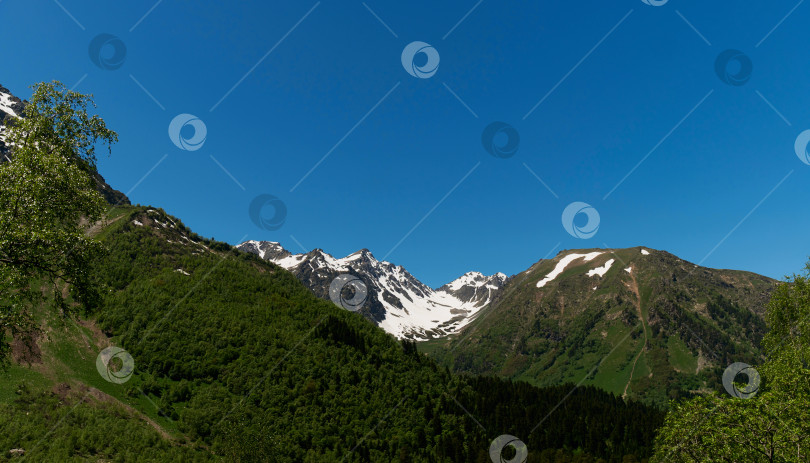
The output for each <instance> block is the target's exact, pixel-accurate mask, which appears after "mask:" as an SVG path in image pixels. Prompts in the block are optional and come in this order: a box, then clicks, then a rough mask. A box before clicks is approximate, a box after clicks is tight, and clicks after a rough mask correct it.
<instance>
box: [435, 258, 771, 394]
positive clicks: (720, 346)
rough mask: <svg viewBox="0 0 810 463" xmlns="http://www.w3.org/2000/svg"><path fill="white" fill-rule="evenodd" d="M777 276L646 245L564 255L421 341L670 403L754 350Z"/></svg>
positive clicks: (442, 352) (495, 368)
mask: <svg viewBox="0 0 810 463" xmlns="http://www.w3.org/2000/svg"><path fill="white" fill-rule="evenodd" d="M776 284H777V282H776V281H775V280H773V279H770V278H767V277H764V276H761V275H757V274H754V273H750V272H742V271H733V270H715V269H709V268H705V267H699V266H697V265H695V264H692V263H690V262H687V261H684V260H682V259H679V258H678V257H676V256H674V255H672V254H670V253H667V252H664V251H656V250H652V249H648V248H638V247H637V248H628V249H587V250H569V251H563V252H560V253H559V254H558V255H557V256H556V257H554V258H553V259H548V260H541V261H539V262H537V263H536V264H534V265H533V266H532V267H531V268H529V269H528V270H526V271H525V272H523V273H521V274H518V275H516V276H514V277H512V278H510V280H509V282H508V283H507V284H506V286H505V287H504V288H503V289H502V290H501V292H500V293H499V294H498V297H497V298H496V299H495V300H494V301H493V303H491V304H490V305H489V306H488V307H486V308H484V309H482V310H481V311H480V312H479V314H478V316H477V317H476V319H475V320H474V321H472V322H471V323H470V324H469V326H467V327H465V328H464V330H462V332H461V333H459V334H458V335H456V336H451V337H448V338H445V339H441V340H433V341H431V342H428V343H425V344H423V348H424V349H425V350H426V351H428V352H431V353H432V354H433V355H434V356H435V357H437V358H439V359H441V360H442V361H444V362H445V363H446V364H447V365H450V366H452V367H453V368H454V369H455V370H458V371H465V372H471V373H488V374H497V375H499V376H505V377H509V378H514V379H521V380H525V381H528V382H530V383H533V384H538V385H543V384H560V383H562V382H566V381H572V382H575V383H578V382H580V381H582V382H583V384H594V385H597V386H600V387H603V388H605V389H607V390H608V391H611V392H614V393H617V394H621V395H624V396H631V397H636V398H641V399H645V400H649V401H654V402H658V403H665V402H666V401H667V400H668V399H670V398H673V397H678V396H681V395H684V394H688V392H689V391H693V392H694V391H698V390H705V389H707V388H713V387H716V386H717V385H718V383H719V381H720V378H721V373H722V370H723V369H725V367H727V366H728V365H729V364H730V363H732V362H735V361H749V362H751V361H753V360H754V359H755V358H756V357H757V356H758V355H759V349H758V347H759V343H760V341H761V338H762V336H763V333H764V331H765V323H764V322H763V320H762V317H761V316H762V314H763V313H764V309H765V306H766V304H767V301H768V298H769V295H770V293H771V291H772V290H773V288H774V287H775V285H776Z"/></svg>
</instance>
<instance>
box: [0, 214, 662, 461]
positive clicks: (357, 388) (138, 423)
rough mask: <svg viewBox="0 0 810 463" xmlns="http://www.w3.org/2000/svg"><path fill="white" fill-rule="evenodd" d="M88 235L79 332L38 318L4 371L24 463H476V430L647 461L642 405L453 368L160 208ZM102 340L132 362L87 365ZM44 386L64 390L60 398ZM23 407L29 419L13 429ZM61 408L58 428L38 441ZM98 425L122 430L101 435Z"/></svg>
mask: <svg viewBox="0 0 810 463" xmlns="http://www.w3.org/2000/svg"><path fill="white" fill-rule="evenodd" d="M98 236H99V238H100V239H101V241H102V242H103V244H104V245H105V247H106V248H107V249H108V252H107V253H106V254H105V255H103V256H101V257H100V258H99V259H98V261H97V262H96V264H95V278H96V279H97V281H96V282H97V284H98V285H99V288H101V289H102V293H104V294H106V297H105V298H104V300H103V302H102V304H101V306H100V307H99V308H98V309H97V310H96V311H95V312H94V313H92V314H86V316H87V317H89V319H88V321H87V322H83V323H82V324H81V325H77V324H75V323H72V322H71V321H70V320H67V321H62V322H54V321H51V322H45V321H44V322H43V323H45V328H46V329H47V330H48V331H49V334H48V336H45V337H41V338H39V340H38V342H37V343H38V345H37V348H40V349H41V352H42V355H41V357H42V358H41V363H37V362H36V361H35V362H34V363H33V365H32V366H30V367H28V366H26V365H22V366H20V365H12V366H11V368H10V369H9V370H8V371H7V373H6V376H5V378H4V380H3V381H2V382H1V383H0V385H1V386H2V389H3V390H2V391H0V393H2V397H4V398H5V399H4V405H3V408H4V409H5V411H3V413H2V414H3V415H4V417H5V418H4V420H3V421H0V431H1V432H0V445H1V446H3V447H0V448H4V449H6V450H10V449H17V448H20V449H26V450H27V451H28V452H29V453H28V455H30V456H32V457H36V458H31V460H32V461H34V460H48V459H51V460H54V459H55V460H59V459H68V458H72V459H77V460H83V459H89V458H91V457H92V458H95V457H102V458H107V459H110V460H114V461H136V460H137V461H141V460H149V459H150V458H153V456H154V455H156V454H160V455H164V456H165V459H177V460H186V459H192V458H197V459H206V458H213V459H224V460H226V461H229V460H231V461H237V460H240V461H277V462H300V461H305V462H308V461H312V462H315V461H347V462H348V461H354V462H364V461H373V462H376V461H403V462H406V461H439V462H451V461H453V462H488V461H491V460H490V457H489V454H488V452H489V446H490V443H491V442H492V440H493V439H494V438H496V437H497V436H499V435H502V434H511V435H514V436H517V437H518V438H520V439H521V440H522V441H523V442H525V443H526V445H527V446H528V450H529V455H528V459H527V461H528V462H541V461H543V462H546V461H623V460H624V459H625V456H627V457H626V458H627V460H625V461H636V460H643V459H645V458H647V457H648V456H649V455H650V454H651V451H652V442H653V438H654V433H655V429H656V428H657V427H658V426H659V425H660V424H661V422H662V420H663V412H661V411H659V410H657V409H653V408H649V407H647V406H644V405H641V404H639V403H636V402H632V401H630V402H627V403H626V402H625V401H623V400H622V399H621V398H617V397H616V396H614V395H611V394H609V393H606V392H604V391H601V390H599V389H596V388H593V387H583V388H579V389H576V390H574V388H573V385H564V386H558V387H553V388H546V389H538V388H536V387H534V386H530V385H528V384H526V383H512V382H510V381H507V380H501V379H495V378H486V377H480V378H476V377H465V376H454V375H451V374H450V373H448V372H447V371H446V370H445V369H444V368H441V367H438V366H437V364H436V363H435V362H434V361H432V360H430V359H428V358H427V357H425V356H424V355H423V354H420V353H419V352H417V350H416V346H415V345H414V344H413V343H400V342H398V341H397V340H395V339H394V338H392V337H391V336H389V335H387V334H386V333H384V332H383V331H382V330H380V329H378V328H377V327H375V326H373V325H372V324H370V323H369V322H367V321H366V320H365V319H363V318H362V317H361V316H360V315H358V314H355V313H352V312H349V311H346V310H343V309H341V308H339V307H337V306H335V305H333V304H331V303H328V302H325V301H322V300H320V299H318V298H316V297H315V296H314V295H312V294H311V292H310V291H309V290H307V289H306V288H305V287H303V286H302V285H301V284H300V283H299V282H298V281H297V279H296V278H295V277H294V276H293V275H292V274H290V273H288V272H286V271H284V270H283V269H281V268H280V267H277V266H275V265H273V264H270V263H267V262H264V261H261V260H260V259H258V258H257V257H255V256H253V255H250V254H246V253H242V252H240V251H237V250H235V249H233V248H231V247H230V246H228V245H226V244H224V243H219V242H216V241H213V240H205V239H201V238H200V237H198V236H197V235H195V234H194V233H191V232H190V231H188V230H187V229H186V227H185V226H184V225H183V224H182V223H181V222H180V221H178V220H177V219H175V218H172V217H170V216H168V215H166V214H164V213H163V212H162V211H160V210H151V209H145V208H135V207H133V208H124V209H119V210H117V211H116V213H115V214H113V216H112V220H111V223H110V224H109V225H107V226H106V227H103V228H102V229H100V230H99V234H98ZM46 318H47V317H46ZM56 318H57V319H59V320H62V319H61V318H59V317H56ZM60 323H61V325H60ZM95 326H98V327H100V328H101V330H103V333H104V335H102V334H101V333H98V332H96V333H95V334H94V332H93V329H92V328H93V327H95ZM71 331H77V332H80V333H84V335H83V336H81V335H70V336H68V335H66V334H65V333H69V332H71ZM107 336H109V337H111V339H110V340H107V339H106V337H107ZM79 340H81V341H79ZM110 341H111V342H112V343H113V344H115V345H117V346H120V347H122V348H124V349H126V350H127V351H128V352H129V353H130V354H131V355H132V357H133V359H134V362H135V374H134V375H133V376H132V377H131V378H130V379H129V380H128V381H127V382H125V383H123V384H113V383H108V382H106V381H104V380H103V379H102V378H101V377H100V376H99V375H98V373H95V374H93V371H94V370H95V363H94V362H95V356H94V355H95V353H97V352H98V351H99V350H100V349H101V347H104V345H106V343H109V342H110ZM54 365H56V366H54ZM60 383H67V384H71V388H72V390H74V391H75V392H76V393H75V394H67V395H65V394H62V395H64V396H65V398H64V399H63V398H62V395H60V394H61V393H62V391H60V390H59V389H58V388H56V389H55V388H54V386H55V385H57V384H60ZM18 384H26V385H27V386H26V388H27V389H30V390H31V391H30V392H26V391H20V392H19V393H18V391H19V390H20V388H19V387H18V386H17V385H18ZM88 386H89V387H91V388H93V389H92V390H91V392H92V393H90V394H88V393H84V392H82V391H84V390H85V388H86V387H88ZM95 390H101V391H103V393H104V394H103V395H100V394H99V393H96V392H95ZM572 390H573V392H571V391H572ZM96 396H100V397H109V400H97V399H93V398H94V397H96ZM81 399H84V402H82V403H81V404H80V405H79V406H77V407H76V408H73V407H74V406H75V405H76V404H79V403H80V402H79V401H80V400H81ZM560 404H561V405H560ZM29 412H32V413H34V414H35V415H36V416H37V418H36V419H30V420H27V422H26V425H25V427H23V426H21V425H20V424H19V422H20V421H21V420H23V419H24V418H23V416H30V415H25V413H29ZM40 416H41V418H40ZM65 416H66V418H64V421H62V422H63V423H65V424H68V425H69V426H61V425H57V426H54V429H53V431H51V432H50V434H49V431H50V427H49V425H48V424H50V423H54V424H58V422H59V420H60V419H62V417H65ZM46 423H47V424H46ZM538 425H539V426H538ZM9 429H23V431H19V432H8V430H9ZM110 430H113V431H115V432H118V433H119V434H121V433H124V434H126V435H127V436H129V437H128V438H127V439H124V441H125V442H124V443H122V442H119V441H115V440H113V441H109V442H108V441H104V440H103V439H100V437H102V436H103V435H104V433H105V432H108V431H110ZM161 435H162V437H160V436H161ZM94 436H95V437H94ZM43 437H45V438H44V439H43ZM116 445H118V447H119V448H122V449H126V452H123V451H122V452H116V451H115V449H114V447H115V446H116ZM139 449H140V450H139ZM127 452H128V453H127ZM507 452H508V449H507ZM127 455H131V458H130V457H127ZM504 455H507V453H506V452H505V453H504ZM628 455H629V456H628ZM63 457H64V458H63ZM139 457H140V458H139ZM160 459H161V458H160V457H154V461H158V460H160Z"/></svg>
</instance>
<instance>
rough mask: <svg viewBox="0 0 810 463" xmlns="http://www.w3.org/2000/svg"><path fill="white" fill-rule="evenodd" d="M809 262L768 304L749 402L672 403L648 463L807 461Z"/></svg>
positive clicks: (718, 399) (704, 400)
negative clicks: (756, 385) (758, 383)
mask: <svg viewBox="0 0 810 463" xmlns="http://www.w3.org/2000/svg"><path fill="white" fill-rule="evenodd" d="M808 278H810V264H808V266H807V271H806V273H805V274H804V275H795V276H794V277H792V278H791V279H790V280H788V282H786V283H783V284H781V285H779V287H778V288H777V289H776V291H775V292H774V294H773V297H772V299H771V302H770V304H769V306H768V313H767V317H766V318H767V322H768V326H769V328H770V331H769V332H768V334H767V335H766V336H765V339H764V342H763V344H764V346H765V352H766V353H767V355H768V359H767V360H766V361H765V362H764V363H762V364H761V365H760V366H757V368H756V369H757V371H758V372H759V374H760V375H761V377H762V379H763V386H762V387H761V388H760V392H759V393H758V394H757V395H756V396H754V397H753V398H750V399H737V398H731V397H729V396H727V395H726V396H719V395H717V394H713V395H710V396H707V397H701V398H696V399H693V400H690V401H687V402H684V403H679V404H675V405H674V407H673V409H672V411H670V413H669V414H668V415H667V418H666V423H665V425H664V427H663V428H662V429H661V431H660V434H659V436H658V438H657V441H656V452H655V457H654V461H671V462H698V461H699V462H704V461H709V462H712V461H717V462H726V461H746V462H748V461H751V462H756V461H763V462H776V461H778V462H806V461H808V460H810V369H808V367H810V362H808V360H810V281H808Z"/></svg>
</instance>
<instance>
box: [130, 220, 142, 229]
mask: <svg viewBox="0 0 810 463" xmlns="http://www.w3.org/2000/svg"><path fill="white" fill-rule="evenodd" d="M132 223H134V224H135V225H137V226H139V227H143V224H142V223H141V222H140V221H139V220H133V221H132Z"/></svg>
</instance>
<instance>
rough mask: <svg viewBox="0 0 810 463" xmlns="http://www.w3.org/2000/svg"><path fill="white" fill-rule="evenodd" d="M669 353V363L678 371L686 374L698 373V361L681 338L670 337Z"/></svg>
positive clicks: (668, 343) (668, 341)
mask: <svg viewBox="0 0 810 463" xmlns="http://www.w3.org/2000/svg"><path fill="white" fill-rule="evenodd" d="M667 352H668V354H669V363H670V364H671V365H672V366H673V367H674V368H675V369H676V370H678V371H681V372H684V373H695V372H696V371H697V362H698V359H697V357H696V356H695V355H693V354H692V352H690V351H689V348H688V347H686V343H684V342H683V341H682V340H681V338H679V337H677V336H670V337H669V339H668V340H667Z"/></svg>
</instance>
